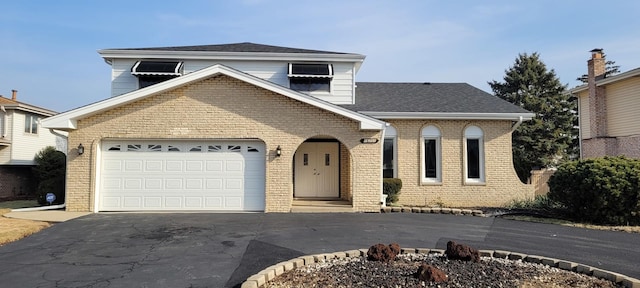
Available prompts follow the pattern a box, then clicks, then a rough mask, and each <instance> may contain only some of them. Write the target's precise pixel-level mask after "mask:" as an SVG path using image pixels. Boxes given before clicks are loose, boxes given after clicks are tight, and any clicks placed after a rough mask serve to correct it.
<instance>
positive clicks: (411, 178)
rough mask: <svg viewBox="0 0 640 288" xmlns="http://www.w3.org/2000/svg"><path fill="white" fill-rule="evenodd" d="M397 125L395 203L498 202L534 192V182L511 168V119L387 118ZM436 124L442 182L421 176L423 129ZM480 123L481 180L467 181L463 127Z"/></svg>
mask: <svg viewBox="0 0 640 288" xmlns="http://www.w3.org/2000/svg"><path fill="white" fill-rule="evenodd" d="M388 122H390V123H391V124H392V125H393V126H394V127H395V128H396V130H397V131H398V141H397V143H398V147H397V151H398V160H397V163H398V168H397V169H398V172H397V173H398V178H400V179H401V180H402V190H401V193H400V197H399V204H402V205H409V206H412V205H415V206H436V205H443V206H449V207H474V206H500V205H503V204H506V203H508V202H510V201H512V200H515V199H520V200H522V199H530V198H533V196H534V192H533V186H532V185H526V184H523V183H522V182H521V181H520V179H519V178H518V176H517V174H516V172H515V169H514V168H513V160H512V159H513V158H512V157H513V156H512V149H511V121H462V120H434V121H424V120H388ZM428 125H435V126H437V127H438V128H439V129H440V132H441V135H442V138H441V149H442V150H441V152H442V154H441V155H442V157H441V158H442V182H441V183H439V184H431V183H429V184H424V183H422V181H421V173H422V170H421V161H423V160H422V159H421V157H422V156H421V152H420V150H421V145H422V141H421V139H422V138H421V137H422V136H421V135H422V134H421V131H422V128H423V127H426V126H428ZM469 125H475V126H477V127H480V128H481V129H482V130H483V133H484V159H485V166H484V168H485V169H484V171H485V183H484V184H465V181H464V171H463V169H464V167H465V166H464V163H463V159H464V157H463V155H464V153H463V147H464V146H463V139H464V129H465V128H466V127H468V126H469Z"/></svg>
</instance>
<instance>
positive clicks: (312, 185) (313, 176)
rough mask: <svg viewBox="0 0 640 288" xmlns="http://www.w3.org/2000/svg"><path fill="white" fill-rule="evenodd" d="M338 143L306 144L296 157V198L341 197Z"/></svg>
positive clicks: (301, 146) (297, 152)
mask: <svg viewBox="0 0 640 288" xmlns="http://www.w3.org/2000/svg"><path fill="white" fill-rule="evenodd" d="M338 151H339V149H338V143H335V142H305V143H302V144H301V145H300V147H299V148H298V151H296V155H295V157H294V162H295V186H294V190H295V191H294V194H295V195H294V196H295V197H316V198H337V197H340V189H339V183H340V178H339V176H340V170H339V167H340V165H339V163H340V161H339V153H338Z"/></svg>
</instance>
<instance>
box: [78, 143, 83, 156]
mask: <svg viewBox="0 0 640 288" xmlns="http://www.w3.org/2000/svg"><path fill="white" fill-rule="evenodd" d="M82 154H84V146H82V143H80V145H78V155H82Z"/></svg>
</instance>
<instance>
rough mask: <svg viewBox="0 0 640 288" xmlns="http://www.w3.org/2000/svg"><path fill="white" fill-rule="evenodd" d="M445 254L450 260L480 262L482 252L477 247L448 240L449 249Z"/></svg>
mask: <svg viewBox="0 0 640 288" xmlns="http://www.w3.org/2000/svg"><path fill="white" fill-rule="evenodd" d="M444 254H445V255H446V256H447V259H449V260H462V261H471V262H480V254H479V253H478V250H477V249H475V248H473V247H471V246H467V245H465V244H457V243H456V242H453V241H449V242H447V250H446V251H445V252H444Z"/></svg>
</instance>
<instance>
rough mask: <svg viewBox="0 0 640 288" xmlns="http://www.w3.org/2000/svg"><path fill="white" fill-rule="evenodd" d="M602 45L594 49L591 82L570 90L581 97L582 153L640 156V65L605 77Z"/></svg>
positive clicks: (590, 72) (584, 156) (579, 100)
mask: <svg viewBox="0 0 640 288" xmlns="http://www.w3.org/2000/svg"><path fill="white" fill-rule="evenodd" d="M605 63H606V59H605V58H604V53H603V51H602V49H594V50H591V59H589V61H588V62H587V68H588V69H587V70H588V74H587V76H588V78H587V80H588V83H587V84H586V85H582V86H579V87H576V88H573V89H571V90H569V93H571V94H572V95H574V96H575V97H577V98H578V113H579V114H578V115H579V119H580V125H579V126H580V157H581V158H592V157H602V156H617V155H625V156H627V157H632V158H640V114H639V113H638V111H640V77H638V76H640V68H636V69H633V70H630V71H627V72H624V73H621V74H618V75H614V76H611V77H605V70H606V66H605Z"/></svg>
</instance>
